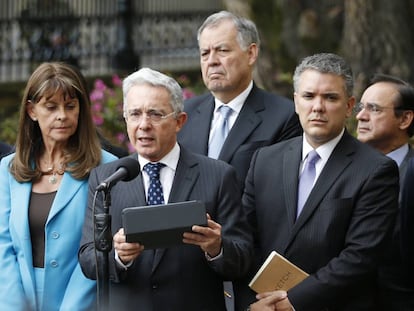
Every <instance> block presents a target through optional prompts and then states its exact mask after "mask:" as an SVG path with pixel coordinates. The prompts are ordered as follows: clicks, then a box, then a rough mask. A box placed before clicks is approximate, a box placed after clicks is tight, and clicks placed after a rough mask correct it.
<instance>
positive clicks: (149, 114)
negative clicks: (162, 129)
mask: <svg viewBox="0 0 414 311" xmlns="http://www.w3.org/2000/svg"><path fill="white" fill-rule="evenodd" d="M131 112H136V113H139V114H140V115H139V116H131ZM177 113H178V112H177V111H173V112H170V113H167V114H162V113H161V112H160V111H158V110H153V109H152V110H149V111H145V112H142V111H140V110H139V109H132V110H129V111H128V112H127V113H125V118H126V119H127V121H131V122H134V123H137V122H141V121H142V120H143V116H144V114H145V119H146V120H147V121H149V122H150V123H151V124H159V123H161V122H162V121H164V120H165V119H167V118H169V117H171V116H172V115H173V114H175V115H177ZM154 118H156V119H154ZM158 118H159V119H158Z"/></svg>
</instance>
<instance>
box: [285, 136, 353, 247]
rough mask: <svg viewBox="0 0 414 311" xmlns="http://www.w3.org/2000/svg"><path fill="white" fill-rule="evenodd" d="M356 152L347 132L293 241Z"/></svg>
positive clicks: (307, 205) (295, 229) (310, 199)
mask: <svg viewBox="0 0 414 311" xmlns="http://www.w3.org/2000/svg"><path fill="white" fill-rule="evenodd" d="M354 152H355V148H354V144H353V141H352V138H351V137H350V135H349V134H348V133H347V132H345V134H344V136H343V137H342V138H341V140H340V141H339V143H338V145H337V146H336V147H335V149H334V150H333V152H332V154H331V156H330V157H329V159H328V162H327V163H326V164H325V167H324V168H323V170H322V172H321V174H320V175H319V177H318V180H317V181H316V183H315V185H314V187H313V189H312V191H311V193H310V194H309V197H308V200H307V201H306V203H305V205H304V207H303V210H302V212H301V214H300V216H299V217H298V219H297V221H296V223H295V225H294V227H293V232H292V239H293V237H294V236H295V235H296V234H297V232H298V231H299V229H300V228H301V227H302V226H303V225H304V224H305V223H306V222H307V221H308V219H309V218H310V217H311V216H312V214H313V212H314V210H315V209H317V208H318V206H319V204H320V202H321V201H322V199H323V198H324V197H325V196H326V193H327V192H328V191H329V189H330V188H331V187H332V185H333V184H335V181H336V180H337V179H339V178H340V176H341V174H342V172H343V171H344V170H345V169H346V167H347V166H348V165H349V164H350V163H351V162H352V160H353V158H352V155H353V154H354Z"/></svg>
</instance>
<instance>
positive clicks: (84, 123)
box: [10, 62, 101, 182]
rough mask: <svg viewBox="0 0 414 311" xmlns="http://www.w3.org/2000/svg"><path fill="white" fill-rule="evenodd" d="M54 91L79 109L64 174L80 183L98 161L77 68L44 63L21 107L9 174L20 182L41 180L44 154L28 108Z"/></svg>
mask: <svg viewBox="0 0 414 311" xmlns="http://www.w3.org/2000/svg"><path fill="white" fill-rule="evenodd" d="M57 91H62V92H63V95H64V96H65V97H70V98H77V99H78V100H79V107H80V111H79V120H78V128H77V130H76V132H75V133H74V134H73V135H72V136H71V137H70V138H69V140H68V144H67V147H66V150H64V153H65V164H69V163H70V164H71V165H66V170H67V171H69V172H71V174H72V175H73V177H74V178H77V179H83V178H86V177H87V176H88V175H89V172H90V171H91V169H92V168H93V167H95V166H97V165H98V164H99V163H100V161H101V146H100V143H99V139H98V136H97V133H96V129H95V126H94V124H93V120H92V113H91V109H90V106H91V104H90V99H89V92H88V90H87V84H86V81H85V78H84V76H83V75H82V74H81V72H80V71H79V70H78V69H77V68H76V67H74V66H71V65H69V64H66V63H62V62H49V63H43V64H41V65H39V67H37V68H36V70H35V71H34V72H33V73H32V75H31V76H30V78H29V80H28V82H27V85H26V88H25V90H24V95H23V98H22V101H21V105H20V117H19V124H18V133H17V140H16V154H15V156H14V158H13V160H12V161H11V164H10V172H11V174H12V175H13V176H14V177H15V178H16V180H17V181H19V182H27V181H33V180H36V179H38V178H40V177H41V171H40V169H39V168H38V163H37V162H38V160H39V157H40V156H41V154H42V152H44V142H43V139H42V133H41V130H40V127H39V124H38V123H37V122H35V121H33V120H32V119H31V118H30V117H29V115H28V113H27V105H28V103H32V104H35V105H36V104H37V103H38V102H39V101H40V100H41V99H42V98H50V97H52V96H53V95H54V94H55V93H56V92H57ZM73 164H76V165H73Z"/></svg>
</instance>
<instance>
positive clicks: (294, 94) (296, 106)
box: [293, 92, 299, 113]
mask: <svg viewBox="0 0 414 311" xmlns="http://www.w3.org/2000/svg"><path fill="white" fill-rule="evenodd" d="M298 96H299V95H298V93H296V92H294V93H293V102H294V103H295V112H296V113H298V105H297V103H296V101H297V97H298Z"/></svg>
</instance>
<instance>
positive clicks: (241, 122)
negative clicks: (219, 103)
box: [219, 85, 265, 162]
mask: <svg viewBox="0 0 414 311" xmlns="http://www.w3.org/2000/svg"><path fill="white" fill-rule="evenodd" d="M264 109H265V107H264V105H263V99H261V94H260V93H259V92H258V89H257V87H256V86H255V85H253V89H252V91H251V92H250V94H249V96H248V97H247V99H246V101H245V103H244V104H243V107H242V109H241V111H240V113H239V116H238V117H237V119H236V122H235V123H234V125H233V127H232V128H231V130H230V132H229V134H228V136H227V138H226V140H225V142H224V145H223V148H222V150H221V152H220V155H219V159H220V160H223V161H225V162H229V161H230V160H231V158H232V157H233V155H234V153H235V151H236V150H237V148H239V147H240V145H242V144H243V142H244V141H245V140H246V138H247V137H249V135H250V134H251V133H252V132H253V131H254V129H255V128H257V126H258V125H259V124H260V123H261V122H262V119H261V118H260V117H259V116H258V115H257V112H258V111H262V110H264Z"/></svg>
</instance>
